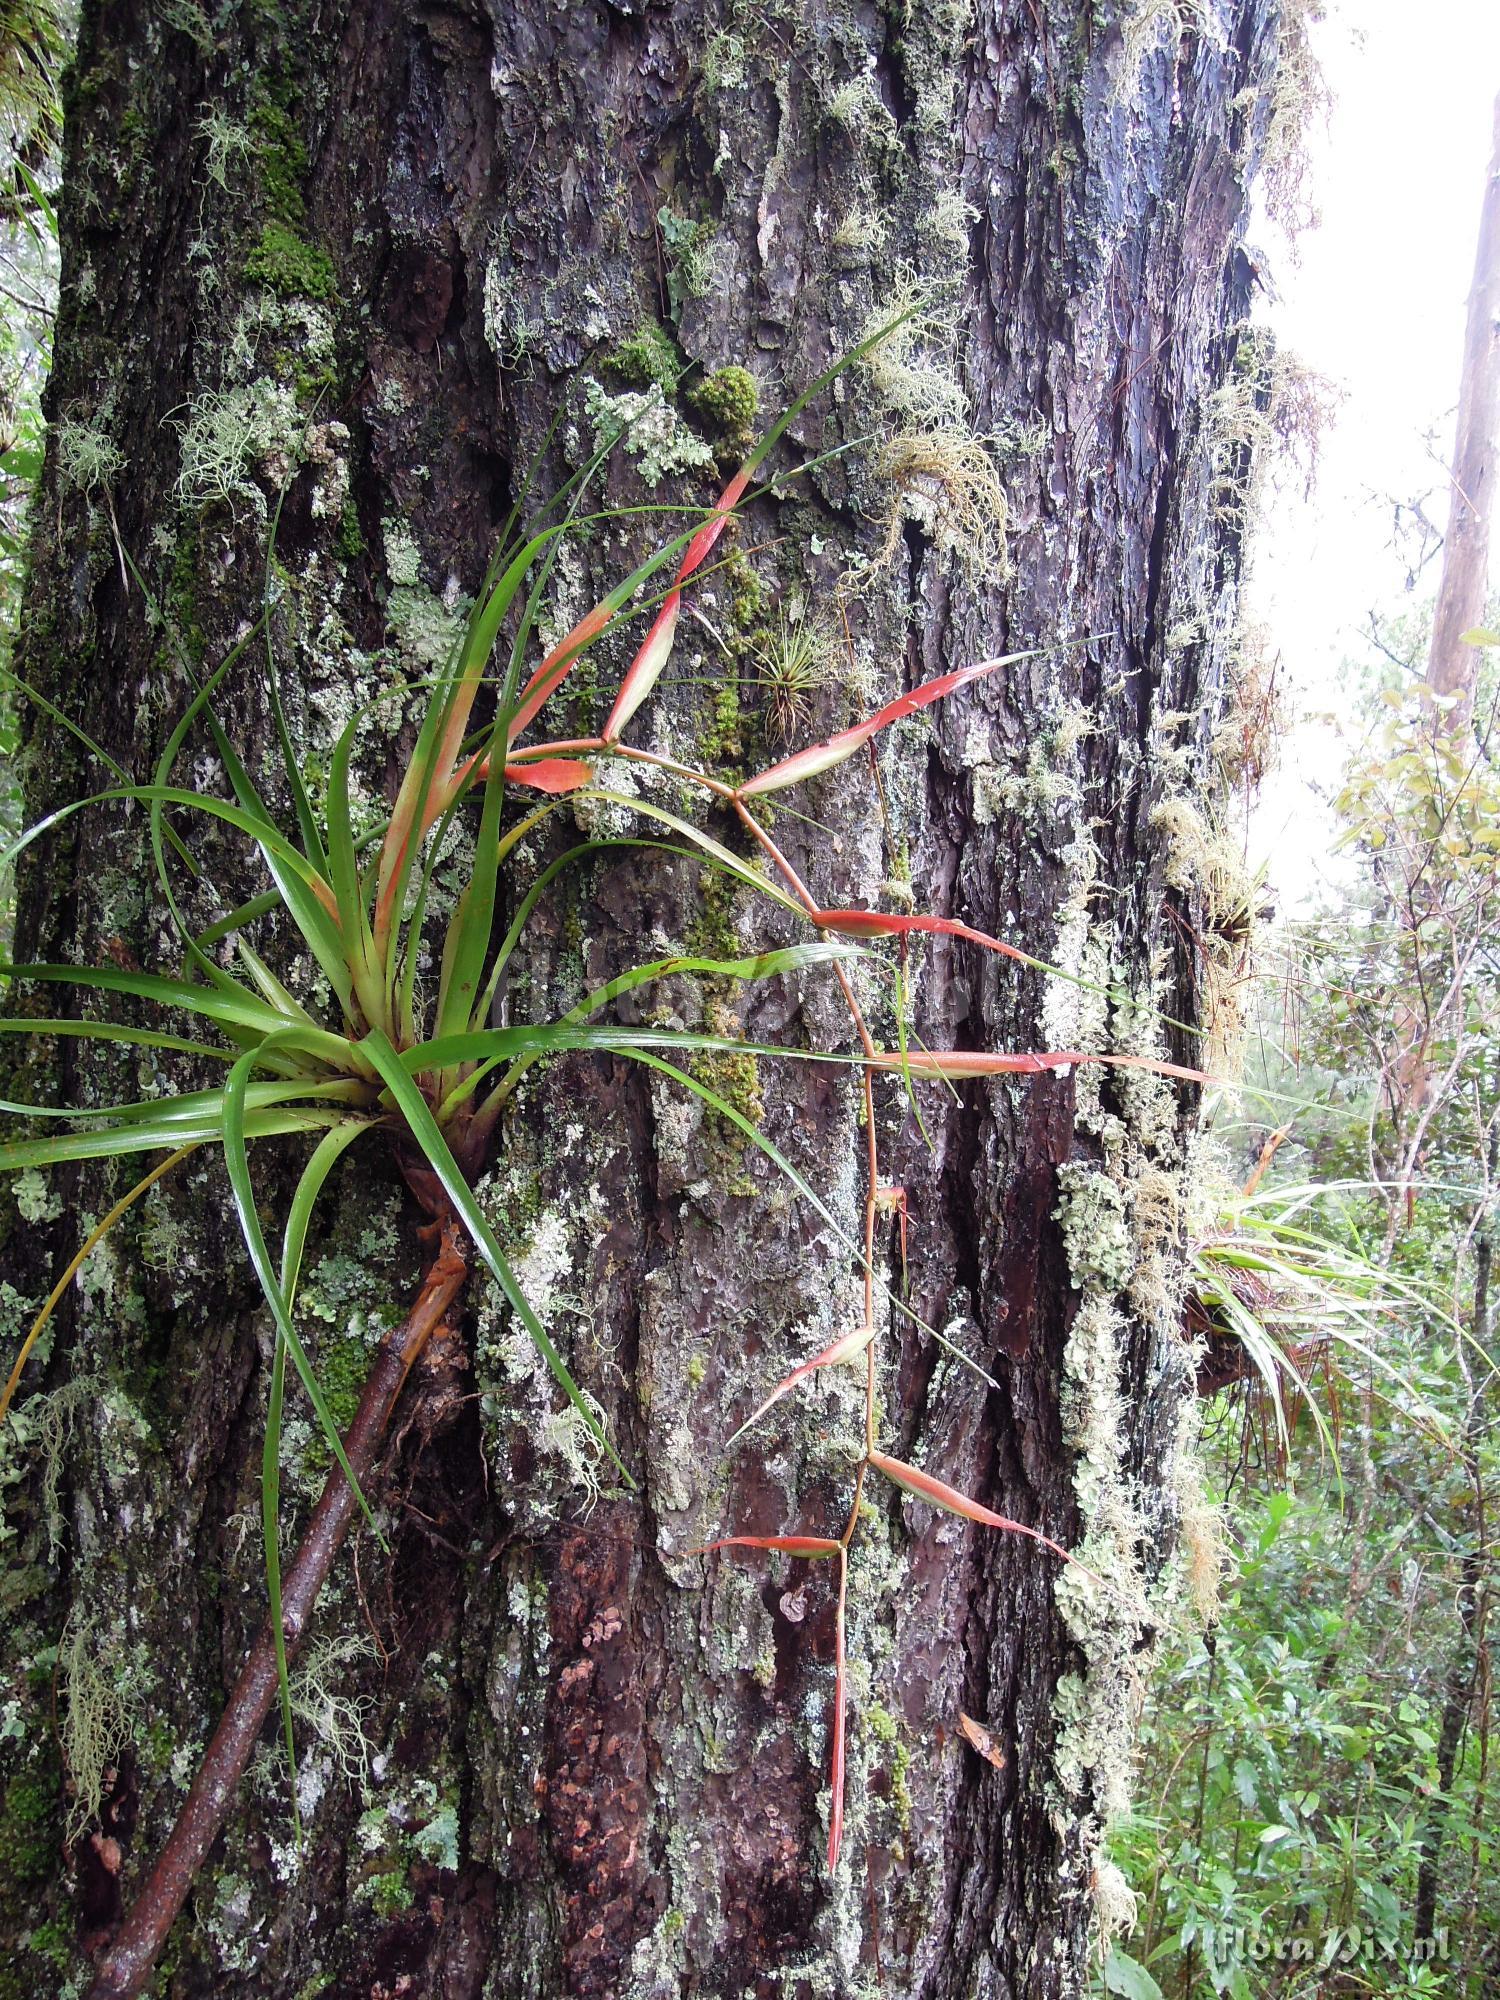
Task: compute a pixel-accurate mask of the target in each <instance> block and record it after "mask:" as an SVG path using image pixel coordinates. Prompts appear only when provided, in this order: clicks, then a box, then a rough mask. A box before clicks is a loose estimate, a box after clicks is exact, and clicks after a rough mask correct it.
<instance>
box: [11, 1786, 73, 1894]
mask: <svg viewBox="0 0 1500 2000" xmlns="http://www.w3.org/2000/svg"><path fill="white" fill-rule="evenodd" d="M61 1789H62V1773H61V1771H60V1770H59V1769H58V1767H57V1765H56V1763H55V1762H48V1763H44V1764H42V1765H40V1766H39V1767H38V1768H37V1769H34V1770H31V1771H23V1772H22V1773H21V1774H20V1775H19V1776H17V1777H14V1778H12V1779H11V1781H10V1783H9V1784H8V1785H7V1786H6V1788H5V1796H4V1800H3V1802H0V1853H3V1854H4V1856H5V1870H6V1874H7V1876H8V1877H9V1880H10V1882H11V1883H12V1885H14V1886H15V1887H18V1888H25V1887H29V1886H31V1885H32V1884H35V1883H38V1882H46V1881H48V1880H49V1879H50V1878H51V1877H52V1876H53V1875H54V1874H56V1872H57V1868H58V1865H59V1858H60V1855H61V1851H62V1820H61V1813H60V1800H61Z"/></svg>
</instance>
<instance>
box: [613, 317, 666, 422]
mask: <svg viewBox="0 0 1500 2000" xmlns="http://www.w3.org/2000/svg"><path fill="white" fill-rule="evenodd" d="M604 365H605V367H606V368H608V369H609V370H610V371H611V372H612V373H613V374H615V375H618V376H619V377H620V378H621V380H622V381H625V382H628V383H629V384H630V386H631V387H632V388H633V389H648V388H650V386H651V384H652V383H653V382H655V383H656V384H657V385H658V386H659V387H660V389H661V393H662V395H663V397H664V398H665V399H666V401H668V402H670V401H671V400H672V398H673V397H674V396H675V395H676V394H677V384H678V382H679V381H680V380H681V379H682V362H681V360H680V358H679V356H678V353H677V343H676V342H675V341H674V340H673V338H672V336H671V334H669V333H668V332H667V330H666V328H665V327H662V326H658V325H657V324H656V323H655V321H653V320H642V321H641V324H640V325H639V326H638V327H637V328H636V330H635V332H634V333H632V334H629V335H628V336H627V337H626V338H625V339H624V340H622V341H621V342H620V343H619V345H618V346H617V347H616V348H615V349H614V351H613V352H612V353H611V354H608V355H606V357H605V361H604Z"/></svg>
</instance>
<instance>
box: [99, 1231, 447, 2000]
mask: <svg viewBox="0 0 1500 2000" xmlns="http://www.w3.org/2000/svg"><path fill="white" fill-rule="evenodd" d="M464 1243H465V1239H464V1237H463V1234H462V1232H461V1230H460V1229H459V1226H458V1224H457V1223H456V1222H455V1221H454V1220H453V1219H452V1218H451V1217H450V1218H448V1219H447V1220H445V1221H444V1222H443V1223H442V1225H441V1237H440V1242H439V1247H438V1251H437V1255H436V1256H435V1257H434V1258H433V1260H432V1263H431V1264H430V1265H429V1266H428V1269H427V1273H426V1275H425V1276H424V1278H423V1280H422V1288H421V1290H420V1291H419V1292H418V1294H417V1300H416V1304H415V1305H414V1306H413V1307H412V1309H411V1311H410V1313H409V1314H408V1315H407V1317H406V1319H405V1320H403V1321H402V1323H401V1324H400V1325H399V1326H396V1327H393V1328H392V1329H391V1330H390V1332H389V1333H387V1334H386V1336H385V1338H384V1340H383V1341H382V1342H381V1344H380V1347H379V1349H378V1351H377V1353H376V1356H375V1360H374V1363H373V1365H372V1366H371V1369H370V1373H369V1375H368V1377H367V1378H366V1381H365V1387H364V1394H363V1395H362V1396H361V1397H360V1401H359V1408H358V1410H356V1412H355V1415H354V1421H353V1423H352V1424H351V1425H350V1426H349V1431H348V1435H347V1436H346V1437H345V1439H344V1450H345V1453H346V1454H347V1456H348V1459H349V1464H350V1467H351V1468H352V1470H353V1472H354V1476H355V1478H356V1479H357V1480H359V1481H361V1482H363V1481H364V1479H365V1477H366V1476H367V1474H368V1473H369V1471H370V1470H371V1468H372V1467H373V1465H374V1463H375V1459H376V1454H377V1453H378V1451H379V1449H380V1446H381V1442H382V1440H383V1439H384V1437H385V1433H386V1428H387V1426H388V1424H389V1423H390V1419H391V1412H392V1411H393V1410H394V1408H395V1406H396V1399H397V1397H398V1396H399V1395H400V1393H401V1389H402V1385H403V1383H404V1382H405V1380H406V1377H407V1373H408V1371H409V1369H410V1368H411V1365H412V1363H413V1362H414V1361H415V1360H416V1358H417V1356H418V1355H419V1354H420V1353H421V1352H422V1349H423V1347H424V1346H425V1345H426V1343H427V1341H428V1338H429V1337H430V1335H431V1334H432V1333H433V1332H434V1331H435V1330H436V1329H437V1327H438V1326H440V1325H441V1323H442V1322H443V1320H444V1319H445V1317H446V1316H447V1314H448V1311H449V1309H450V1308H451V1306H452V1305H453V1302H454V1300H455V1299H456V1298H457V1297H458V1294H459V1292H460V1291H461V1290H462V1289H463V1284H464V1280H465V1279H466V1278H467V1276H468V1274H469V1266H468V1260H467V1257H466V1255H465V1248H464ZM358 1506H359V1503H358V1501H357V1500H356V1499H355V1495H354V1489H353V1487H352V1486H351V1485H350V1483H349V1481H348V1480H347V1479H346V1478H345V1477H344V1474H343V1472H342V1471H341V1470H340V1468H339V1467H338V1466H337V1465H335V1466H334V1468H333V1470H332V1471H331V1472H330V1473H329V1475H328V1481H327V1484H326V1485H325V1486H324V1488H323V1492H322V1496H321V1498H320V1499H319V1501H318V1504H317V1506H316V1508H315V1509H314V1510H313V1517H312V1520H311V1521H310V1522H309V1524H308V1529H307V1534H306V1536H305V1537H304V1539H303V1542H302V1546H301V1548H300V1549H298V1551H297V1554H296V1558H295V1560H294V1561H293V1563H292V1565H291V1568H290V1569H289V1570H288V1572H287V1575H286V1578H285V1581H284V1583H283V1585H282V1593H281V1604H282V1629H283V1631H284V1633H285V1636H286V1652H287V1658H288V1659H289V1660H290V1659H293V1658H295V1657H296V1654H297V1652H298V1651H299V1649H300V1647H301V1643H302V1641H303V1639H304V1638H305V1637H306V1635H307V1630H308V1627H309V1625H310V1624H311V1622H312V1614H313V1608H314V1606H315V1605H316V1604H317V1601H318V1593H319V1592H320V1591H321V1590H322V1588H323V1585H324V1583H325V1582H326V1580H327V1577H328V1573H329V1571H330V1570H331V1569H332V1567H333V1562H334V1558H335V1556H336V1555H337V1554H338V1552H339V1549H340V1547H341V1546H342V1544H343V1540H344V1537H345V1536H346V1535H347V1534H348V1532H349V1528H350V1526H351V1524H352V1522H353V1520H354V1516H355V1514H356V1512H357V1511H358ZM275 1699H276V1646H275V1638H274V1635H273V1633H272V1630H271V1625H270V1621H269V1620H267V1622H266V1623H265V1625H263V1626H262V1627H261V1631H260V1635H259V1637H258V1638H257V1639H256V1641H255V1644H254V1645H253V1646H252V1647H251V1649H250V1655H249V1658H248V1659H247V1660H246V1661H245V1664H244V1666H243V1668H242V1669H241V1671H240V1677H239V1679H238V1680H237V1681H236V1682H235V1685H234V1692H233V1693H232V1694H231V1695H230V1697H229V1702H228V1705H227V1706H226V1708H225V1710H224V1713H223V1715H222V1716H221V1717H220V1718H219V1726H218V1728H217V1729H216V1730H215V1731H214V1735H213V1741H212V1742H211V1743H210V1744H209V1746H208V1749H207V1750H206V1751H205V1752H204V1756H203V1762H202V1763H201V1764H200V1765H199V1767H198V1775H197V1777H196V1778H195V1779H194V1780H193V1786H192V1790H191V1791H190V1792H189V1793H188V1796H187V1800H186V1802H185V1803H184V1805H183V1808H182V1811H181V1812H180V1813H179V1814H178V1816H177V1824H176V1825H175V1826H174V1827H173V1829H172V1833H171V1837H170V1838H169V1839H168V1841H167V1843H166V1845H165V1847H163V1849H162V1851H161V1853H160V1854H159V1855H158V1856H157V1858H156V1863H155V1866H154V1867H153V1868H152V1870H151V1874H150V1876H149V1878H148V1879H147V1881H146V1884H145V1886H144V1887H143V1888H142V1890H141V1892H140V1894H139V1896H138V1897H137V1898H136V1901H135V1904H134V1906H133V1908H132V1909H131V1911H130V1913H129V1915H128V1916H127V1917H126V1918H125V1921H124V1923H123V1924H122V1925H121V1926H120V1930H119V1933H118V1935H117V1936H116V1938H115V1940H114V1943H113V1944H112V1945H111V1946H110V1948H109V1951H108V1952H107V1953H106V1955H105V1957H104V1961H103V1963H102V1964H101V1965H100V1967H99V1970H98V1972H97V1973H96V1975H95V1977H94V1983H93V1985H92V1986H91V1987H90V1988H89V2000H135V1996H136V1995H137V1994H139V1993H140V1992H142V1991H143V1990H144V1988H145V1986H146V1983H147V1981H148V1980H149V1979H150V1977H151V1969H152V1967H153V1965H154V1964H155V1963H156V1955H157V1953H158V1952H159V1951H160V1950H161V1948H162V1946H163V1944H164V1943H165V1942H166V1939H167V1933H168V1932H169V1931H170V1930H171V1928H172V1926H173V1924H174V1923H175V1922H176V1920H177V1915H178V1912H179V1911H180V1910H181V1908H182V1906H183V1903H184V1902H185V1901H186V1900H187V1894H188V1891H189V1889H190V1888H191V1887H192V1885H193V1880H194V1877H195V1876H196V1875H197V1873H198V1870H199V1868H200V1867H201V1866H202V1865H203V1860H204V1857H205V1856H206V1855H207V1853H208V1850H209V1848H210V1847H212V1845H213V1843H214V1841H215V1840H216V1839H217V1837H218V1834H219V1829H220V1828H221V1827H222V1826H223V1824H224V1819H225V1815H226V1814H227V1813H228V1811H229V1806H230V1802H231V1800H232V1799H233V1797H234V1794H235V1791H236V1789H237V1788H238V1785H239V1782H240V1779H241V1778H242V1777H243V1776H244V1773H245V1767H246V1765H247V1764H248V1763H249V1761H250V1756H251V1752H252V1751H253V1750H254V1748H255V1742H256V1738H257V1737H258V1736H259V1734H260V1731H261V1725H262V1724H263V1723H264V1722H265V1719H266V1717H267V1716H268V1715H269V1714H270V1712H271V1706H272V1703H273V1702H274V1701H275Z"/></svg>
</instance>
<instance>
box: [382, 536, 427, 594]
mask: <svg viewBox="0 0 1500 2000" xmlns="http://www.w3.org/2000/svg"><path fill="white" fill-rule="evenodd" d="M380 538H381V542H382V545H383V547H384V549H385V573H386V575H387V576H388V577H389V578H390V580H391V582H392V583H393V584H394V585H396V586H397V587H398V588H402V589H412V588H414V587H415V586H417V585H419V584H420V583H421V581H422V551H421V550H420V549H419V548H418V547H417V543H416V538H415V536H414V535H413V534H412V531H411V529H410V528H409V527H408V526H407V525H406V523H405V522H404V521H389V520H387V521H382V522H381V524H380Z"/></svg>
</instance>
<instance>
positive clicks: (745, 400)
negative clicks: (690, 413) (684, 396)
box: [688, 367, 760, 458]
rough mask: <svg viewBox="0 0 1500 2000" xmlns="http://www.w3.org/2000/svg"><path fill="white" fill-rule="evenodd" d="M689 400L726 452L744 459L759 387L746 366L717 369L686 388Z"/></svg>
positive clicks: (750, 442)
mask: <svg viewBox="0 0 1500 2000" xmlns="http://www.w3.org/2000/svg"><path fill="white" fill-rule="evenodd" d="M688 401H689V402H690V403H691V404H692V406H693V408H694V409H695V410H696V411H697V412H698V415H699V416H700V417H701V418H702V419H703V421H704V423H705V424H706V425H707V426H708V428H709V429H710V430H711V431H712V432H713V433H714V435H715V436H716V437H717V438H718V439H719V442H720V443H721V445H722V446H723V448H724V451H725V453H726V455H728V456H731V457H735V458H743V457H744V456H745V454H746V453H747V452H748V451H749V449H750V447H751V445H753V444H754V442H755V419H756V417H757V416H758V414H759V412H760V390H759V389H758V388H757V387H756V382H755V377H754V376H753V375H752V374H751V373H750V370H749V369H748V368H735V367H730V368H718V369H715V371H714V373H713V374H712V375H709V376H707V377H705V379H704V380H703V381H701V382H699V383H698V384H697V385H696V386H695V387H694V388H692V389H690V390H689V391H688Z"/></svg>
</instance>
